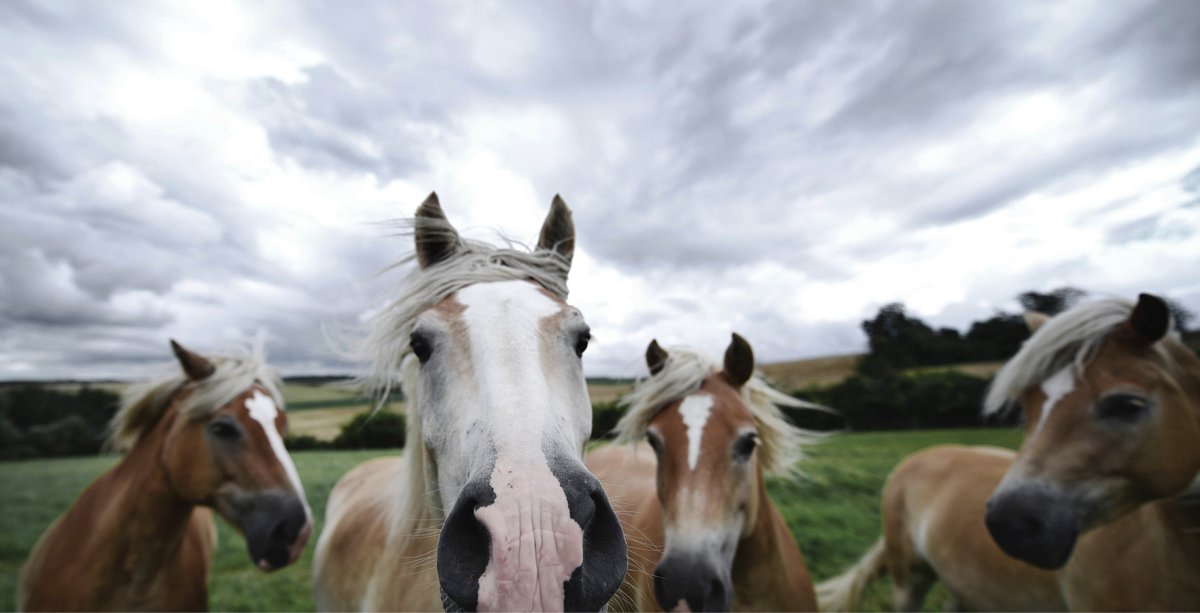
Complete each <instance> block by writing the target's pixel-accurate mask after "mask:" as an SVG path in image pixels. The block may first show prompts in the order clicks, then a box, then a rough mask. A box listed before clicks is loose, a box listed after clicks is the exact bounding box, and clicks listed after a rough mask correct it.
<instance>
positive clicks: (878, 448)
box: [0, 429, 1020, 611]
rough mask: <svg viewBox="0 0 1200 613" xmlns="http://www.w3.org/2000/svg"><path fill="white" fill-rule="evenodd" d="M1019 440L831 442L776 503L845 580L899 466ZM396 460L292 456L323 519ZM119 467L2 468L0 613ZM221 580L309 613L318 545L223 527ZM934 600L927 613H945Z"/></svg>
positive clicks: (966, 437)
mask: <svg viewBox="0 0 1200 613" xmlns="http://www.w3.org/2000/svg"><path fill="white" fill-rule="evenodd" d="M1019 437H1020V434H1019V433H1018V432H1017V431H1015V430H982V429H978V430H931V431H914V432H877V433H863V434H844V435H838V436H833V437H830V438H829V439H827V440H826V441H824V442H822V443H821V444H820V445H817V446H815V447H814V448H813V449H811V450H810V452H809V455H808V458H807V459H806V461H805V463H804V475H803V476H802V477H800V478H799V479H796V480H782V479H775V480H772V481H771V482H770V483H769V489H770V492H771V494H772V497H773V498H774V499H775V501H776V503H777V504H778V505H779V506H780V508H781V510H782V511H783V513H784V516H785V517H787V519H788V521H789V523H790V524H791V527H792V531H793V533H794V534H795V535H796V538H797V540H798V541H799V542H800V546H801V549H802V550H803V551H804V555H805V557H807V558H808V563H809V567H810V568H811V569H812V572H813V575H814V576H815V577H816V578H817V579H818V580H820V579H824V578H827V577H829V576H832V575H834V574H837V573H838V572H840V571H841V570H842V569H843V568H845V567H846V566H847V565H849V564H851V563H852V562H854V561H855V560H857V559H858V556H859V555H860V554H861V553H862V552H863V551H865V550H866V548H867V547H869V546H870V545H871V544H872V543H873V542H874V541H875V539H876V537H877V536H878V535H879V491H880V489H881V488H882V486H883V480H884V479H885V478H886V476H887V474H888V472H889V471H890V470H891V469H892V467H893V466H894V465H895V464H896V462H898V461H899V460H900V459H901V458H903V457H904V456H906V455H908V454H909V453H912V452H913V451H916V450H918V449H922V448H924V447H928V446H931V445H936V444H939V443H946V442H960V443H969V444H992V445H1002V446H1007V447H1014V446H1016V444H1017V443H1018V441H1019ZM387 453H391V452H388V451H363V452H346V451H311V452H302V453H296V454H294V455H293V457H294V458H295V461H296V466H297V469H298V470H299V472H300V475H301V477H302V479H303V481H304V486H305V489H306V491H307V494H308V497H309V501H310V502H311V504H312V506H313V512H314V513H315V515H316V521H317V526H316V527H317V529H318V531H319V530H320V528H321V526H322V521H323V519H324V511H325V502H326V500H327V498H328V496H329V490H330V489H331V488H332V487H333V484H334V482H336V481H337V479H338V477H340V476H341V475H342V474H343V473H345V472H346V470H348V469H349V468H350V467H352V466H354V465H356V464H358V463H360V462H362V461H364V460H366V459H368V458H371V457H375V456H378V455H384V454H387ZM116 461H117V458H115V457H112V456H105V457H93V458H67V459H53V460H30V461H19V462H3V463H0V491H2V492H4V494H3V496H2V497H0V610H11V609H12V608H13V606H14V605H15V598H16V581H17V573H18V571H19V569H20V566H21V564H22V563H23V561H24V559H25V556H26V555H27V554H28V552H29V549H30V548H31V547H32V546H33V544H34V542H35V541H36V540H37V538H38V536H39V535H40V534H41V532H42V531H43V530H44V529H45V528H46V527H47V526H48V525H49V524H50V522H51V521H52V520H53V519H54V518H55V517H56V516H57V515H58V514H59V513H60V512H61V511H62V510H63V509H65V508H66V507H67V506H68V505H69V504H70V503H71V501H72V500H73V499H74V498H75V496H76V495H78V494H79V492H80V491H81V490H83V488H84V487H86V486H87V484H88V483H89V482H90V481H91V480H92V479H94V478H95V477H96V476H97V475H99V474H100V473H101V472H103V471H104V470H106V469H107V468H109V467H110V466H112V465H113V464H114V463H115V462H116ZM217 524H218V528H219V532H220V537H219V544H218V547H217V554H216V560H215V563H214V566H213V575H212V577H211V578H210V580H209V586H210V601H211V606H212V608H213V610H225V611H279V610H288V611H311V610H312V609H313V601H312V594H311V590H310V588H309V585H310V584H309V574H310V569H311V564H312V549H313V545H314V544H315V541H316V539H315V536H314V539H313V541H312V542H310V544H309V547H308V550H307V551H306V552H305V554H304V556H303V557H302V558H301V559H300V561H299V563H297V564H296V565H294V566H291V567H289V568H286V569H284V570H282V571H279V572H276V573H273V574H269V575H267V574H263V573H261V572H259V571H258V570H256V569H255V568H254V567H253V566H252V565H251V563H250V560H249V558H248V556H247V554H246V549H245V545H244V543H243V542H242V539H241V537H240V536H238V534H237V533H236V532H234V530H233V529H232V528H230V527H229V526H228V525H226V524H225V523H224V522H223V521H221V520H218V522H217ZM944 598H945V594H944V592H941V591H939V590H935V591H934V592H933V594H932V596H931V598H930V600H929V602H928V603H927V607H926V610H931V611H940V610H942V609H941V608H942V601H943V599H944ZM866 605H867V607H868V609H867V610H874V611H884V610H891V606H890V597H889V596H888V590H887V587H886V582H879V583H877V584H876V585H875V586H874V587H873V589H872V590H871V591H870V593H869V598H868V600H867V602H866Z"/></svg>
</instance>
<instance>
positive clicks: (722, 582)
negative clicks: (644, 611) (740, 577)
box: [654, 552, 733, 611]
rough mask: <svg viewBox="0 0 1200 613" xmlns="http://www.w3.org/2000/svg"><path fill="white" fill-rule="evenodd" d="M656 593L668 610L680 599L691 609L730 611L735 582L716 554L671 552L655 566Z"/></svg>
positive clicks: (655, 595) (664, 608) (665, 609)
mask: <svg viewBox="0 0 1200 613" xmlns="http://www.w3.org/2000/svg"><path fill="white" fill-rule="evenodd" d="M654 597H655V598H656V599H657V600H658V606H660V607H662V609H663V610H664V611H674V610H676V609H677V608H679V604H680V602H682V603H683V604H686V605H687V610H689V611H728V610H730V608H731V607H732V606H733V584H732V580H731V579H730V577H729V572H728V571H725V572H722V570H721V568H720V564H719V562H718V561H717V560H716V559H715V557H714V556H707V555H703V554H699V553H691V552H689V553H680V554H673V553H671V552H668V553H667V555H666V556H664V557H663V559H662V560H661V561H659V563H658V566H657V567H656V568H655V569H654Z"/></svg>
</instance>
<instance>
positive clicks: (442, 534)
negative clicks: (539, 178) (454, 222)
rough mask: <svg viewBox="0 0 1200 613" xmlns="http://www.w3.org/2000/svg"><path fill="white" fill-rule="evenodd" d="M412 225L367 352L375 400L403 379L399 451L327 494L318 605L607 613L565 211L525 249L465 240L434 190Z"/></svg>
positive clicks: (611, 553)
mask: <svg viewBox="0 0 1200 613" xmlns="http://www.w3.org/2000/svg"><path fill="white" fill-rule="evenodd" d="M413 223H414V238H415V243H416V259H417V263H418V268H417V269H416V270H415V271H414V272H412V273H411V275H410V276H409V277H408V278H407V286H406V287H405V288H404V291H403V293H402V294H401V296H400V297H399V298H398V299H396V300H395V301H394V302H393V303H391V304H390V305H388V306H387V307H386V308H385V309H384V310H383V311H382V312H381V313H380V314H379V315H378V316H377V317H376V319H375V320H374V322H373V325H372V330H371V333H370V335H369V336H368V337H367V339H366V341H365V342H364V344H363V346H362V347H361V354H360V358H361V359H363V360H364V361H367V362H369V363H370V364H371V373H370V374H369V375H368V376H367V381H368V383H371V384H373V386H374V387H375V388H376V389H377V390H378V393H379V394H380V395H386V393H387V391H388V390H389V389H390V388H391V386H392V385H393V384H394V382H395V381H396V379H397V377H398V376H399V377H400V378H401V380H402V384H403V389H404V392H405V393H406V394H407V396H408V401H409V402H408V435H407V440H406V452H405V454H404V457H403V458H399V457H390V458H382V459H377V460H373V461H370V462H367V463H364V464H361V465H359V466H357V467H355V468H354V469H352V470H351V471H350V472H348V473H347V474H346V475H345V476H343V477H342V479H341V480H339V481H338V483H337V485H336V486H335V487H334V490H333V492H332V493H331V494H330V496H329V504H328V507H327V509H326V514H325V519H326V524H325V527H324V529H323V531H322V533H321V537H320V539H318V542H317V551H316V558H315V560H314V565H313V587H314V591H315V596H316V601H317V607H318V608H319V609H332V610H423V611H428V610H433V609H436V608H440V607H442V606H445V608H446V609H448V610H456V609H479V610H508V611H516V610H533V609H545V610H559V611H561V610H563V609H564V608H565V609H568V610H585V609H590V610H598V609H600V608H602V607H603V606H604V605H605V604H606V603H607V602H608V600H609V598H610V597H611V596H612V594H613V593H614V592H615V591H616V589H617V587H618V586H619V585H620V583H621V578H622V577H624V575H625V566H626V557H625V556H626V551H625V540H624V537H623V536H622V534H621V528H620V524H619V523H618V521H617V518H616V515H615V514H614V513H613V511H612V508H611V507H610V506H609V504H608V500H607V498H606V497H605V494H604V491H603V490H602V489H601V487H600V481H599V480H598V479H596V478H595V477H594V476H592V474H591V473H589V472H588V471H587V469H586V468H584V465H583V461H582V458H583V448H584V445H585V444H586V443H587V440H588V437H589V435H590V433H591V427H592V426H591V424H592V421H591V418H592V407H591V403H590V402H589V400H588V395H587V386H586V383H585V380H584V376H583V366H582V362H581V358H582V356H583V352H584V350H585V349H586V348H587V344H588V340H589V338H590V333H589V331H588V327H587V324H586V323H585V322H584V319H583V315H582V314H581V313H580V312H579V310H578V309H576V308H574V307H572V306H570V305H568V304H567V303H566V296H567V287H566V282H567V272H568V270H569V269H570V263H571V257H572V254H573V252H574V243H575V229H574V224H573V222H572V220H571V212H570V209H568V208H567V206H566V204H565V203H563V201H562V200H561V199H560V198H558V197H557V196H556V197H555V198H554V200H553V203H552V204H551V207H550V213H549V214H548V216H547V217H546V221H545V223H544V225H543V227H542V231H541V236H540V238H539V240H538V247H537V249H536V250H535V251H533V252H532V253H530V252H525V251H520V250H515V249H496V248H493V247H490V246H487V245H482V244H479V243H475V242H469V241H465V240H463V239H462V238H460V237H459V235H458V233H457V232H456V231H455V230H454V228H453V226H451V225H450V224H449V222H448V221H447V220H446V217H445V214H444V213H443V212H442V208H441V206H440V205H439V203H438V200H437V196H436V195H430V196H429V198H428V199H427V200H426V201H425V202H424V203H423V204H422V205H421V206H420V207H419V208H418V209H417V214H416V219H415V220H414V222H413Z"/></svg>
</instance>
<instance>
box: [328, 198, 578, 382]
mask: <svg viewBox="0 0 1200 613" xmlns="http://www.w3.org/2000/svg"><path fill="white" fill-rule="evenodd" d="M403 223H405V224H406V225H407V226H408V227H409V228H411V227H412V226H413V223H414V222H413V221H412V220H409V221H407V222H403ZM438 229H440V230H442V231H443V232H445V233H446V235H447V236H450V235H453V236H454V237H455V238H456V240H457V241H458V247H457V250H456V252H455V254H454V255H453V256H452V257H451V258H450V259H448V260H445V261H442V262H438V263H437V264H434V265H432V266H430V267H428V268H425V269H421V268H415V269H414V270H413V271H412V272H410V273H409V274H408V276H407V277H405V278H404V281H403V282H402V284H401V287H400V291H399V293H398V297H397V298H395V299H393V300H392V301H390V302H388V304H387V305H386V306H384V308H383V310H381V311H380V312H379V313H377V314H376V315H375V316H374V317H372V318H371V321H370V322H369V324H368V327H367V332H366V334H365V335H364V336H363V338H361V339H360V340H358V341H356V342H354V343H353V344H354V347H353V348H352V349H351V350H350V351H349V352H348V353H349V356H348V357H350V359H352V360H353V361H355V362H358V363H360V364H364V365H365V366H366V369H367V371H366V373H365V374H364V375H362V376H360V377H359V379H358V381H359V384H360V385H361V386H362V387H363V388H364V389H365V390H366V391H367V392H369V393H370V394H371V395H372V396H374V397H375V398H376V399H377V400H378V401H379V402H380V403H381V404H382V403H383V402H384V401H386V400H387V398H388V396H389V395H390V394H391V391H392V388H393V387H396V386H397V384H400V383H401V381H400V379H401V372H402V371H403V364H404V359H405V358H407V357H408V356H409V355H411V354H412V349H411V348H410V347H409V337H410V335H411V334H412V330H413V324H414V322H415V321H416V319H417V316H418V315H420V314H421V313H423V312H425V311H427V310H429V309H431V308H433V306H434V305H436V304H437V303H439V302H441V301H442V300H444V299H445V298H446V297H447V296H449V295H451V294H453V293H454V292H457V291H458V290H460V289H463V288H465V287H467V286H470V285H474V284H476V283H490V282H495V281H513V280H528V281H533V282H534V283H537V284H538V285H540V286H542V287H543V288H545V289H546V290H547V291H549V292H550V293H552V294H554V295H555V296H557V297H558V298H560V299H562V300H566V299H567V272H568V270H569V269H570V267H571V264H570V262H569V261H568V260H567V259H566V258H564V257H563V256H561V255H559V254H558V253H557V252H554V251H550V250H545V249H538V250H535V251H528V250H524V251H523V250H519V249H514V248H513V247H515V246H517V245H518V243H516V242H514V241H510V240H507V239H505V242H506V243H507V244H508V246H507V247H505V248H497V247H492V246H491V245H488V244H486V243H481V242H477V241H473V240H466V239H461V238H457V236H458V235H457V234H454V229H453V228H452V227H451V226H450V225H449V224H448V223H445V222H438V221H437V220H428V219H422V220H421V231H422V232H423V233H425V234H426V235H429V233H431V232H436V231H437V230H438ZM411 234H412V232H411V229H410V230H409V231H407V232H405V233H404V234H403V235H407V236H411ZM415 259H416V255H415V254H413V255H409V256H408V257H405V258H403V259H401V260H400V261H399V262H397V263H396V264H394V265H393V266H392V268H399V267H401V266H404V265H406V264H409V263H411V262H413V261H414V260H415ZM410 395H411V394H410Z"/></svg>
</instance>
